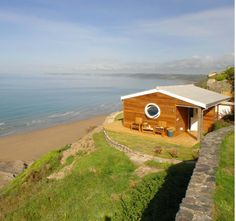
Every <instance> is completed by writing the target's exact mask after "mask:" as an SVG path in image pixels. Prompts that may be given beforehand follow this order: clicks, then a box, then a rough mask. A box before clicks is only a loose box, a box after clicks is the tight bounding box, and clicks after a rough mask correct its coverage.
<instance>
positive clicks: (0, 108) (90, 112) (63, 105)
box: [0, 74, 188, 136]
mask: <svg viewBox="0 0 236 221" xmlns="http://www.w3.org/2000/svg"><path fill="white" fill-rule="evenodd" d="M183 83H188V82H186V81H183V80H176V79H171V78H170V79H158V78H155V79H154V78H145V77H144V78H143V77H141V78H140V77H132V76H130V75H127V76H126V75H124V74H123V75H119V74H113V75H109V74H37V75H36V74H32V75H29V74H27V75H24V74H14V75H4V74H1V75H0V136H6V135H10V134H15V133H18V132H22V131H32V130H35V129H38V128H46V127H50V126H52V125H56V124H60V123H66V122H71V121H74V120H79V119H86V118H89V117H93V116H96V115H101V114H109V113H111V112H114V111H118V110H121V108H122V103H121V101H120V96H122V95H127V94H130V93H134V92H139V91H142V90H148V89H152V88H155V86H157V85H173V84H183Z"/></svg>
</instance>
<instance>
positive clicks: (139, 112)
mask: <svg viewBox="0 0 236 221" xmlns="http://www.w3.org/2000/svg"><path fill="white" fill-rule="evenodd" d="M149 103H156V104H157V105H158V106H159V107H160V110H161V114H160V116H159V117H158V118H157V119H149V118H148V117H146V115H145V112H144V108H145V106H146V105H147V104H149ZM123 105H124V121H123V122H124V126H125V127H130V125H131V124H132V123H133V122H134V121H135V117H142V119H143V122H148V123H149V124H150V125H151V126H156V125H157V122H158V121H165V122H166V123H167V127H174V128H176V119H177V115H178V116H180V113H179V109H178V108H177V105H183V106H189V107H196V106H194V105H192V104H190V103H187V102H185V101H181V100H178V99H176V98H173V97H170V96H168V95H165V94H162V93H159V92H157V93H153V94H147V95H142V96H138V97H133V98H128V99H125V100H124V101H123ZM185 109H186V110H185V111H187V110H188V108H185ZM181 122H182V123H181ZM183 122H184V121H179V122H178V125H177V126H178V128H181V127H185V125H181V124H184V123H183ZM177 134H178V132H177Z"/></svg>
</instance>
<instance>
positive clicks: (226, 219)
mask: <svg viewBox="0 0 236 221" xmlns="http://www.w3.org/2000/svg"><path fill="white" fill-rule="evenodd" d="M214 202H215V220H217V221H233V220H234V133H231V134H230V135H228V136H227V137H225V139H224V140H223V142H222V144H221V146H220V156H219V166H218V169H217V173H216V190H215V193H214Z"/></svg>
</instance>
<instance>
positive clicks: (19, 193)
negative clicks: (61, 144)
mask: <svg viewBox="0 0 236 221" xmlns="http://www.w3.org/2000/svg"><path fill="white" fill-rule="evenodd" d="M94 139H95V142H96V146H97V148H96V151H94V152H92V153H91V154H88V155H84V156H82V157H81V158H80V159H79V160H78V161H76V165H75V168H74V170H73V172H72V174H70V175H68V176H67V177H66V178H64V179H62V180H57V181H56V180H48V179H46V176H47V175H48V172H49V171H48V172H45V173H43V174H41V176H40V179H26V178H25V177H27V176H26V175H21V176H19V177H18V178H17V179H16V180H15V181H14V182H13V183H12V184H10V185H9V187H7V188H6V189H7V191H6V189H5V190H3V191H2V192H1V193H0V211H1V212H0V214H2V217H1V215H0V219H1V218H2V219H3V217H4V220H35V221H36V220H104V217H105V216H109V217H111V216H112V215H113V214H114V213H115V211H116V208H117V207H118V206H117V205H118V204H119V203H120V195H121V194H122V193H124V192H125V191H126V190H127V189H129V185H130V182H131V181H135V182H138V181H139V180H140V178H138V177H137V176H135V175H134V173H133V172H134V170H135V166H134V164H133V163H132V162H131V161H130V160H129V159H128V157H127V156H126V155H124V154H123V153H122V152H119V151H117V150H114V149H113V148H111V147H109V146H108V145H107V144H106V142H105V139H104V137H103V134H102V133H99V134H96V135H95V136H94ZM57 153H58V152H53V154H52V153H50V154H48V155H46V156H45V157H44V158H42V159H41V160H39V161H36V163H35V164H34V165H32V166H31V167H30V168H29V169H27V170H26V171H25V172H24V174H27V175H28V176H32V171H35V169H36V168H37V171H46V168H47V167H45V166H44V165H47V164H49V161H50V159H51V160H52V162H51V161H50V164H51V163H52V165H54V166H53V168H54V170H56V169H57V168H56V167H58V168H59V167H60V165H59V159H60V158H58V154H57ZM54 161H55V162H56V163H54ZM25 180H27V181H25ZM16 187H17V188H16ZM13 189H14V191H13Z"/></svg>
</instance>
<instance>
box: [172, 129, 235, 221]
mask: <svg viewBox="0 0 236 221" xmlns="http://www.w3.org/2000/svg"><path fill="white" fill-rule="evenodd" d="M233 128H234V127H233V126H230V127H226V128H222V129H219V130H217V131H214V132H211V133H209V134H207V135H206V136H205V138H204V139H203V141H202V142H201V149H200V153H199V158H198V161H197V163H196V166H195V169H194V171H193V174H192V177H191V180H190V182H189V185H188V189H187V191H186V195H185V198H183V200H182V203H181V204H180V209H179V211H178V213H177V214H176V219H175V220H176V221H190V220H191V221H208V220H209V221H210V220H213V218H212V217H213V206H214V202H213V192H214V188H215V174H216V169H217V165H218V153H219V146H220V144H221V142H222V139H223V138H224V137H225V135H226V134H227V133H229V132H230V131H232V130H233Z"/></svg>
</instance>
